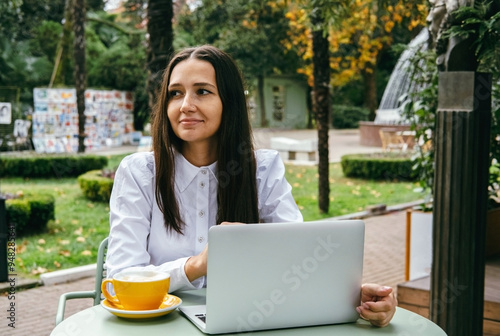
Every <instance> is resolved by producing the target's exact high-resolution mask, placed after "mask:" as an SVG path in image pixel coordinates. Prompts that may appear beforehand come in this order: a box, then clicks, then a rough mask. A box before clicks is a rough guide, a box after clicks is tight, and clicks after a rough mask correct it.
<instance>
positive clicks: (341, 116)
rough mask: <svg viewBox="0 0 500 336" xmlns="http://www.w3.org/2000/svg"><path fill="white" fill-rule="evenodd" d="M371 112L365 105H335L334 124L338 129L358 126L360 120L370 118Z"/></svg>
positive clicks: (333, 112)
mask: <svg viewBox="0 0 500 336" xmlns="http://www.w3.org/2000/svg"><path fill="white" fill-rule="evenodd" d="M369 113H370V111H369V110H368V109H366V108H363V107H356V106H345V105H333V106H332V126H333V127H334V128H337V129H345V128H358V127H359V122H360V121H366V120H368V115H369Z"/></svg>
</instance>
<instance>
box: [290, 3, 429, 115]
mask: <svg viewBox="0 0 500 336" xmlns="http://www.w3.org/2000/svg"><path fill="white" fill-rule="evenodd" d="M426 2H427V1H426V0H408V1H403V0H377V1H372V0H345V1H336V0H314V1H308V2H307V4H306V5H305V6H304V7H305V9H306V10H304V8H301V7H300V6H292V7H291V12H290V13H289V14H288V15H287V16H288V17H289V18H290V20H291V22H292V24H291V27H292V29H293V32H292V34H291V35H292V37H293V43H294V44H299V45H301V48H302V49H306V50H305V51H304V52H302V57H303V58H304V61H305V62H304V63H305V66H304V68H302V69H301V70H300V72H302V73H304V74H306V75H307V76H308V77H309V83H310V85H312V81H313V79H312V77H313V76H312V74H313V71H312V62H311V60H312V41H311V40H310V39H307V38H304V37H307V36H308V34H307V33H306V34H304V29H307V28H308V27H307V20H306V17H307V13H309V12H310V11H311V10H312V8H320V9H321V11H322V13H323V15H324V18H325V21H326V26H325V29H327V30H328V32H329V41H330V43H329V44H330V54H331V62H330V67H331V69H332V73H331V78H330V84H331V85H332V88H334V89H335V88H341V87H343V86H345V85H346V84H348V83H351V82H353V81H355V80H359V79H361V80H362V81H363V84H364V94H363V97H364V103H365V106H366V107H368V108H369V109H370V112H371V118H373V117H374V114H375V109H376V108H377V106H378V100H377V97H378V95H377V92H376V88H377V85H376V78H377V73H376V71H377V69H378V68H379V66H380V62H381V60H382V58H381V55H382V54H383V53H384V52H385V51H386V50H388V49H389V47H390V46H391V45H392V44H393V43H408V41H409V40H410V39H411V37H412V34H414V32H413V33H412V31H418V29H419V28H420V27H422V26H424V25H425V17H426V11H427V9H426V5H425V4H426ZM400 36H403V37H404V38H403V39H401V38H400Z"/></svg>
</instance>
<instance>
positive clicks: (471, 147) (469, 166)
mask: <svg viewBox="0 0 500 336" xmlns="http://www.w3.org/2000/svg"><path fill="white" fill-rule="evenodd" d="M490 123H491V76H490V75H489V74H481V73H476V72H442V73H440V76H439V102H438V112H437V120H436V134H435V142H434V145H435V149H436V153H435V158H436V161H435V163H436V167H435V174H436V175H435V183H434V202H433V203H434V210H433V211H434V216H433V263H432V273H431V302H430V316H431V319H432V321H434V322H435V323H437V324H438V325H439V326H441V327H442V328H443V330H444V331H445V332H446V333H447V334H448V335H453V336H458V335H464V336H470V335H482V327H483V301H484V258H485V257H484V253H485V227H486V211H487V208H486V206H487V205H486V204H487V197H488V196H487V186H488V167H489V141H490V139H489V136H490Z"/></svg>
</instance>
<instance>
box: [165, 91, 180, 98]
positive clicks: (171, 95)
mask: <svg viewBox="0 0 500 336" xmlns="http://www.w3.org/2000/svg"><path fill="white" fill-rule="evenodd" d="M180 94H181V92H180V91H178V90H172V91H170V92H169V93H168V95H169V96H170V97H176V96H179V95H180Z"/></svg>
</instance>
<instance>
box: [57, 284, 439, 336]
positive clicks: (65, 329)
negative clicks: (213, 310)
mask: <svg viewBox="0 0 500 336" xmlns="http://www.w3.org/2000/svg"><path fill="white" fill-rule="evenodd" d="M175 295H177V296H178V297H180V298H181V299H182V300H183V303H182V304H183V305H198V304H203V303H204V302H205V290H204V289H202V290H198V291H189V292H182V293H175ZM256 333H258V335H262V336H267V335H297V336H299V335H300V336H303V335H310V336H323V335H324V336H326V335H328V336H331V335H336V336H340V335H357V336H358V335H359V336H363V335H399V336H401V335H405V336H411V335H426V336H433V335H436V336H437V335H446V333H445V332H444V331H443V330H442V329H441V328H440V327H438V326H437V325H436V324H434V323H433V322H431V321H430V320H428V319H425V318H423V317H422V316H420V315H418V314H415V313H413V312H410V311H408V310H406V309H403V308H399V307H398V308H397V310H396V314H395V315H394V318H393V319H392V321H391V323H390V325H389V326H387V327H385V328H377V327H373V326H371V325H370V324H369V323H368V322H366V321H363V320H361V319H359V320H358V322H356V323H347V324H337V325H324V326H315V327H304V328H291V329H279V330H265V331H258V332H256ZM69 335H79V336H85V335H95V336H101V335H106V336H115V335H116V336H135V335H137V336H146V335H170V336H176V335H179V336H190V335H204V334H203V333H202V332H201V331H199V329H198V328H197V327H196V326H194V324H192V323H191V322H190V321H189V320H188V319H187V318H185V317H184V316H183V315H182V314H181V313H180V312H179V311H178V310H175V311H173V312H171V313H169V314H167V315H165V316H161V317H157V318H152V319H145V320H137V319H125V318H120V317H116V316H114V315H112V314H111V313H110V312H108V311H107V310H105V309H104V308H102V307H101V306H94V307H91V308H88V309H85V310H83V311H81V312H79V313H77V314H75V315H72V316H70V317H68V318H67V319H65V320H64V321H63V322H61V323H60V324H59V325H58V326H57V327H56V328H55V329H54V330H53V331H52V333H51V336H69ZM226 335H228V334H226Z"/></svg>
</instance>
